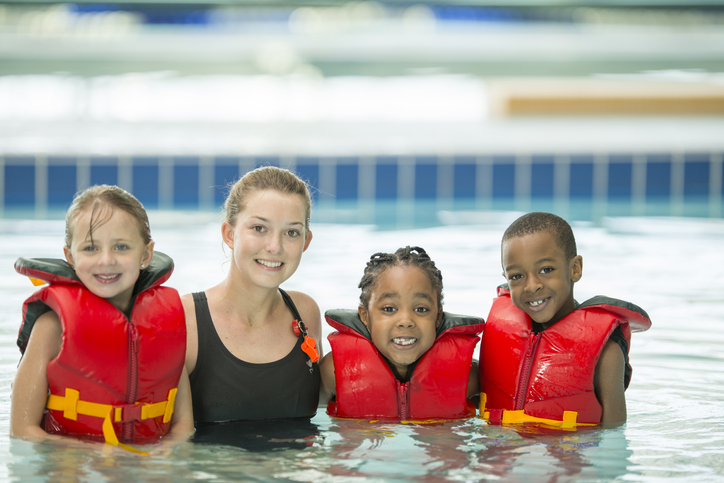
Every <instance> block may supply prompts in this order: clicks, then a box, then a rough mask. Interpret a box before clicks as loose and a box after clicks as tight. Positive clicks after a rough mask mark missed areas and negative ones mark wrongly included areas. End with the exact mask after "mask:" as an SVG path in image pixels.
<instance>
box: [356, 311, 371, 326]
mask: <svg viewBox="0 0 724 483" xmlns="http://www.w3.org/2000/svg"><path fill="white" fill-rule="evenodd" d="M357 313H358V314H359V319H360V320H361V321H362V323H363V324H364V325H365V327H367V329H368V330H369V328H370V326H369V325H368V321H369V312H367V307H365V306H364V305H359V306H357Z"/></svg>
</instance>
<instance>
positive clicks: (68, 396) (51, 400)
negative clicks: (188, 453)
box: [45, 387, 177, 455]
mask: <svg viewBox="0 0 724 483" xmlns="http://www.w3.org/2000/svg"><path fill="white" fill-rule="evenodd" d="M176 392H177V388H173V389H171V390H170V391H169V392H168V399H167V400H166V401H161V402H157V403H152V404H149V403H140V402H137V403H135V404H120V405H115V406H114V405H111V404H100V403H94V402H90V401H83V400H81V399H80V392H79V391H77V390H75V389H71V388H69V387H67V388H65V396H59V395H56V394H50V395H49V396H48V402H47V403H46V405H45V407H47V408H48V409H52V410H55V411H63V416H64V417H66V418H68V419H71V420H73V421H76V420H77V419H78V415H79V414H82V415H83V416H93V417H96V418H103V426H102V429H103V437H104V438H105V441H106V443H107V444H110V445H113V446H118V447H121V448H123V449H125V450H127V451H132V452H134V453H139V454H143V455H148V453H146V452H144V451H140V450H137V449H135V448H133V447H131V446H128V445H126V444H123V443H121V442H120V441H118V437H117V436H116V432H115V430H114V429H113V423H114V422H115V423H125V422H130V421H142V420H144V419H150V418H158V417H161V416H163V422H164V423H167V422H169V421H170V420H171V416H172V415H173V407H174V402H175V400H176Z"/></svg>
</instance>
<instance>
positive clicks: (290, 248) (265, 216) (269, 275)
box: [222, 190, 312, 287]
mask: <svg viewBox="0 0 724 483" xmlns="http://www.w3.org/2000/svg"><path fill="white" fill-rule="evenodd" d="M304 220H305V210H304V204H303V200H302V198H301V197H300V196H298V195H290V194H285V193H281V192H279V191H276V190H256V191H253V192H251V193H249V195H248V197H247V199H246V200H245V204H244V209H243V211H241V212H240V213H239V215H238V217H237V219H236V223H235V225H234V226H231V225H230V224H229V223H228V222H224V224H223V226H222V235H223V238H224V241H225V242H226V244H227V246H228V247H229V248H230V249H231V250H232V252H233V254H232V257H233V263H234V265H235V266H236V267H237V268H238V270H239V274H241V276H242V277H243V278H245V279H247V280H249V281H251V282H252V284H255V285H258V286H263V287H278V286H279V285H280V284H281V283H283V282H284V281H286V280H287V279H288V278H289V277H291V276H292V274H294V272H295V271H296V269H297V267H298V266H299V262H300V261H301V259H302V253H303V252H304V250H306V249H307V247H308V246H309V242H310V241H311V239H312V234H311V232H307V231H306V229H305V226H304Z"/></svg>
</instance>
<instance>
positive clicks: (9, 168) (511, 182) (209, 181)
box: [0, 151, 724, 225]
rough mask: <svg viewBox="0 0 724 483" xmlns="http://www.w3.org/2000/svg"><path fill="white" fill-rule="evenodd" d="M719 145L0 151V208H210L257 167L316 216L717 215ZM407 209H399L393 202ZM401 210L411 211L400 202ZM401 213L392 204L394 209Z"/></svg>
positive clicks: (1, 211) (428, 220) (11, 211)
mask: <svg viewBox="0 0 724 483" xmlns="http://www.w3.org/2000/svg"><path fill="white" fill-rule="evenodd" d="M723 159H724V152H723V151H716V152H685V153H665V152H661V153H651V152H647V153H604V154H600V153H599V154H585V153H582V154H575V153H574V154H570V153H566V154H546V153H540V154H492V155H491V154H485V155H470V154H459V155H439V156H435V155H427V156H390V155H384V156H363V157H362V156H361V157H355V156H345V157H332V156H324V157H314V156H206V157H205V156H53V155H36V156H2V157H0V215H1V216H3V217H15V216H28V215H29V216H32V217H35V218H45V217H54V216H58V215H59V214H62V213H63V212H64V211H65V210H66V209H67V207H68V206H69V205H70V202H71V200H72V198H73V196H74V194H75V193H76V192H77V191H78V190H80V189H83V188H85V187H87V186H90V185H93V184H101V183H107V184H117V185H119V186H121V187H123V188H125V189H127V190H129V191H131V192H132V193H133V194H134V195H136V196H137V197H138V199H139V200H141V202H142V203H143V204H144V205H145V206H146V207H147V208H148V209H151V210H199V211H208V210H211V211H213V210H219V208H220V207H221V205H222V203H223V200H224V197H225V194H226V190H227V186H228V184H229V183H231V182H233V181H235V180H236V179H238V178H239V177H240V176H242V175H243V174H244V173H246V172H247V171H249V170H251V169H253V168H254V167H256V166H260V165H276V166H282V167H285V168H288V169H290V170H292V171H294V172H296V173H297V174H299V175H300V176H301V177H302V178H303V179H305V180H306V181H307V182H308V183H309V185H310V186H311V187H312V195H313V199H314V204H315V212H314V217H315V219H316V221H318V222H371V223H375V222H377V223H384V222H385V220H386V221H388V222H390V221H391V222H392V223H395V224H400V223H399V222H400V220H401V219H403V218H404V219H411V220H412V222H413V224H415V225H419V224H434V223H436V220H437V217H436V215H435V213H437V212H439V211H446V210H449V211H453V212H455V211H458V212H459V211H461V210H463V211H466V210H472V211H475V210H478V211H511V210H512V211H532V210H542V211H553V212H556V213H558V214H560V215H562V216H565V217H568V218H569V219H582V220H594V221H595V220H596V219H598V218H600V217H603V216H696V217H710V218H720V217H722V215H723V214H724V209H723V208H724V207H723V205H722V194H723V183H722V161H723ZM405 206H406V207H408V208H400V207H405ZM409 207H412V208H409ZM401 210H402V211H401Z"/></svg>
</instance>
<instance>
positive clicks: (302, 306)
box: [287, 290, 319, 313]
mask: <svg viewBox="0 0 724 483" xmlns="http://www.w3.org/2000/svg"><path fill="white" fill-rule="evenodd" d="M287 295H289V296H290V297H291V299H292V302H294V305H295V306H296V307H297V310H299V312H301V313H303V312H305V311H307V310H316V311H317V312H319V306H318V305H317V302H316V301H315V300H314V299H313V298H312V297H310V296H309V295H307V294H305V293H303V292H296V291H294V290H292V291H287Z"/></svg>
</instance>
